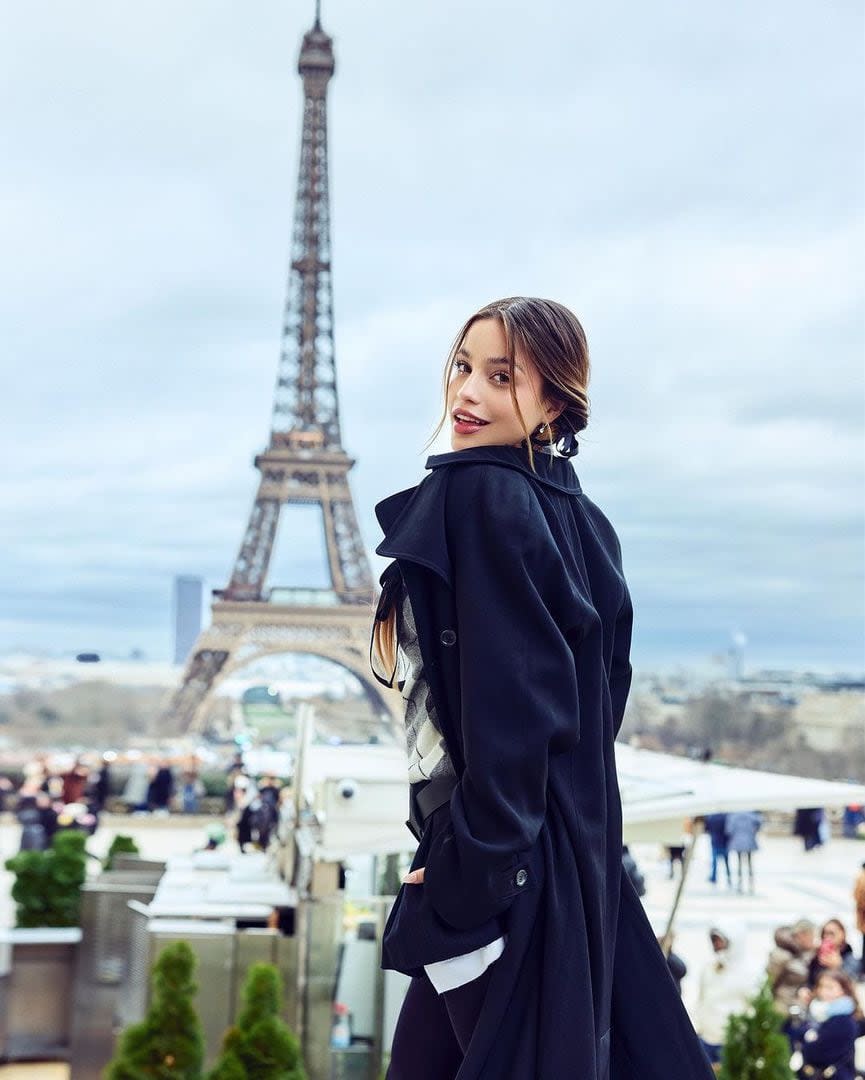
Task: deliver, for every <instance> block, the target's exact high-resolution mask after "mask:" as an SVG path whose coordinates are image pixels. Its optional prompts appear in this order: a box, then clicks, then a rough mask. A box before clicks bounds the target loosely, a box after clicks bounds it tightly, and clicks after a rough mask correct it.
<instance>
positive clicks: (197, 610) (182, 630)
mask: <svg viewBox="0 0 865 1080" xmlns="http://www.w3.org/2000/svg"><path fill="white" fill-rule="evenodd" d="M201 596H202V582H201V578H200V577H192V576H191V575H189V574H178V575H177V577H176V578H175V579H174V662H175V664H185V663H186V658H187V657H188V656H189V654H190V652H191V651H192V646H193V645H194V644H195V639H196V638H197V637H198V635H199V633H200V632H201Z"/></svg>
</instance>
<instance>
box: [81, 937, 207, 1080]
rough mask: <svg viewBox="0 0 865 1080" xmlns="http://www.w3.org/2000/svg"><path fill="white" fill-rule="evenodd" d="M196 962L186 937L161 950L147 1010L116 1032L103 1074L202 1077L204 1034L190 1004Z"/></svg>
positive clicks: (131, 1078)
mask: <svg viewBox="0 0 865 1080" xmlns="http://www.w3.org/2000/svg"><path fill="white" fill-rule="evenodd" d="M195 963H196V961H195V954H194V953H193V951H192V949H191V948H190V946H189V944H188V943H187V942H185V941H176V942H174V944H173V945H167V946H166V947H165V948H164V949H163V950H162V952H161V953H160V954H159V956H158V957H157V960H156V963H155V964H154V965H153V973H152V985H153V996H152V999H151V1003H150V1008H149V1009H148V1010H147V1016H146V1017H145V1018H144V1019H143V1020H142V1021H141V1022H140V1023H138V1024H132V1025H130V1026H129V1027H128V1028H127V1029H126V1030H125V1031H124V1032H123V1034H122V1035H121V1036H120V1040H119V1042H118V1044H117V1052H116V1053H115V1055H114V1057H113V1059H112V1060H111V1061H110V1062H109V1064H108V1065H107V1066H106V1068H105V1069H104V1070H103V1073H102V1076H103V1078H104V1080H201V1067H202V1064H203V1061H204V1035H203V1034H202V1030H201V1022H200V1021H199V1019H198V1014H197V1013H196V1011H195V1006H194V1005H193V1004H192V998H193V996H194V995H195V991H196V990H197V989H198V986H197V985H196V984H195V982H193V974H194V972H195Z"/></svg>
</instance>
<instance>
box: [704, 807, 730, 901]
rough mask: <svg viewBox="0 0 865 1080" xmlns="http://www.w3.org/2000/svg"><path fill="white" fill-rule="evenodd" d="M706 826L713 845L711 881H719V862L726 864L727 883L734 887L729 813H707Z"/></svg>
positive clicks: (714, 882)
mask: <svg viewBox="0 0 865 1080" xmlns="http://www.w3.org/2000/svg"><path fill="white" fill-rule="evenodd" d="M704 828H705V830H706V833H707V834H708V836H709V842H710V843H711V845H712V869H711V871H710V873H709V881H710V882H711V884H712V885H715V884H717V881H718V863H719V862H722V863H723V864H724V870H725V871H726V874H727V885H728V887H729V888H731V889H732V887H733V875H732V874H731V873H730V849H729V846H728V843H729V842H728V840H727V815H726V814H707V815H706V817H705V818H704Z"/></svg>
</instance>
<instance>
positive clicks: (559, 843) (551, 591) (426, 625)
mask: <svg viewBox="0 0 865 1080" xmlns="http://www.w3.org/2000/svg"><path fill="white" fill-rule="evenodd" d="M535 467H536V469H537V471H538V473H537V475H536V474H535V473H534V472H533V471H532V469H531V466H530V464H529V460H528V453H527V451H526V450H525V449H524V448H521V447H513V446H478V447H469V448H467V449H465V450H459V451H453V452H451V453H443V454H435V455H432V456H430V457H429V458H428V459H427V462H426V468H427V469H428V470H430V472H429V473H428V475H426V476H425V477H424V478H423V480H422V481H421V482H420V483H419V484H418V485H416V486H415V487H412V488H408V489H406V490H404V491H400V492H397V493H395V494H394V495H391V496H389V497H388V498H386V499H384V500H382V501H381V502H380V503H378V504H377V505H376V508H375V511H376V516H377V518H378V521H379V524H380V525H381V527H382V530H383V531H384V534H385V536H384V539H383V540H382V541H381V543H380V544H379V545H378V547H377V548H376V551H377V552H378V553H379V554H381V555H387V556H390V557H391V558H392V560H393V561H392V562H391V563H390V564H389V565H388V567H387V568H386V569H385V571H384V572H383V574H382V575H381V578H380V582H381V584H382V586H383V595H384V592H385V591H386V590H392V587H393V580H394V573H395V571H396V570H398V571H399V572H400V574H401V576H402V578H403V580H404V581H405V586H406V589H407V590H408V594H409V599H410V602H411V606H412V610H413V612H414V616H415V623H416V625H417V632H418V642H419V646H420V650H421V654H422V656H423V658H424V669H425V674H426V677H427V679H428V682H429V688H430V693H431V694H432V696H433V701H434V704H435V708H436V713H437V716H438V720H439V724H440V727H441V730H442V734H443V735H444V738H445V741H446V744H447V747H448V751H449V753H450V755H451V758H452V760H453V763H454V767H455V770H456V772H457V775H458V776H459V783H458V784H457V785H456V787H455V788H454V790H453V792H452V794H451V797H450V802H449V804H445V806H444V807H442V808H441V809H440V810H437V811H435V813H434V814H433V815H432V817H431V818H430V819H429V821H428V823H427V830H426V831H425V832H424V835H423V838H422V840H421V842H420V845H419V847H418V849H417V852H416V854H415V857H414V859H413V861H412V869H415V868H417V867H419V866H425V868H426V869H425V875H424V882H423V884H421V885H408V884H404V885H402V886H401V888H400V892H399V895H398V896H397V899H396V902H395V905H394V909H393V911H392V913H391V916H390V918H389V920H388V926H387V928H386V932H385V940H384V944H383V950H382V967H385V968H388V967H391V968H396V969H397V970H402V971H404V972H405V973H406V974H410V975H417V974H419V973H420V970H421V967H420V966H419V965H422V963H431V962H433V961H435V960H439V959H443V958H444V957H445V956H448V955H451V956H453V955H458V954H460V953H462V952H466V951H468V950H469V948H470V947H471V945H468V946H467V944H466V943H467V942H469V943H470V942H474V943H475V944H476V945H477V944H482V943H484V942H485V941H491V940H492V939H493V938H494V937H496V936H498V934H499V933H501V932H504V933H506V934H507V943H506V947H505V950H504V952H503V954H502V955H501V957H500V958H499V959H498V960H497V961H496V962H495V963H494V964H493V965H492V972H491V978H490V982H489V984H488V989H487V993H486V997H485V999H484V1004H483V1007H482V1009H481V1012H480V1015H479V1018H478V1022H477V1025H476V1028H475V1031H474V1034H473V1036H472V1040H471V1042H470V1044H469V1047H468V1049H467V1051H466V1054H465V1059H464V1061H463V1064H462V1066H461V1068H460V1070H459V1073H458V1080H479V1078H483V1080H564V1078H574V1080H708V1078H710V1077H712V1076H713V1073H712V1070H711V1068H710V1066H709V1064H708V1062H707V1060H706V1058H705V1056H704V1054H703V1051H702V1048H701V1047H700V1044H699V1041H698V1039H697V1036H696V1034H695V1032H694V1029H693V1027H692V1025H691V1022H690V1020H689V1018H688V1015H687V1013H686V1012H685V1009H684V1006H683V1005H682V1001H681V998H680V997H679V994H678V993H677V991H676V987H675V984H674V982H673V980H672V977H671V975H670V973H669V970H668V968H667V965H666V963H665V961H664V957H663V954H662V952H661V949H660V947H659V946H658V943H657V941H656V938H655V935H654V932H653V930H652V927H651V925H650V923H649V921H648V919H647V917H646V915H645V912H644V911H643V907H642V904H641V903H640V900H639V899H638V897H637V895H636V893H635V891H634V888H633V886H632V885H631V882H630V879H629V878H628V875H627V874H625V873H623V871H622V816H621V802H620V797H619V788H618V782H617V778H616V763H615V750H614V739H615V737H616V734H617V732H618V730H619V727H620V725H621V722H622V716H623V713H624V708H625V702H626V699H627V696H628V691H629V689H630V683H631V665H630V660H629V652H630V641H631V624H632V608H631V600H630V595H629V592H628V588H627V585H626V583H625V578H624V575H623V573H622V562H621V549H620V546H619V541H618V538H617V537H616V534H615V532H614V530H613V528H612V526H611V525H610V523H609V521H608V520H607V518H606V517H605V516H604V514H603V513H602V512H601V511H600V510H599V509H598V507H597V506H595V504H594V503H593V502H592V501H591V500H590V499H589V498H588V496H586V495H585V494H584V493H583V492H582V489H581V487H580V484H579V481H578V479H577V475H576V472H575V471H574V468H573V466H572V464H571V462H570V461H569V460H567V459H565V458H557V457H552V456H550V455H547V454H541V453H539V454H535ZM391 595H393V593H392V592H391ZM408 890H415V892H414V893H408ZM419 890H422V892H419ZM449 936H450V939H451V940H450V943H451V946H452V947H451V948H450V951H448V948H447V946H448V943H449ZM424 950H426V953H425V954H424Z"/></svg>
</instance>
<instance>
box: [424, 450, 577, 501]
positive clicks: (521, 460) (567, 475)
mask: <svg viewBox="0 0 865 1080" xmlns="http://www.w3.org/2000/svg"><path fill="white" fill-rule="evenodd" d="M533 456H534V463H535V468H534V470H532V467H531V465H530V464H529V454H528V450H526V449H525V448H524V447H522V446H469V447H466V449H465V450H452V451H451V452H450V453H447V454H431V455H430V456H429V457H428V458H427V459H426V468H427V469H438V468H440V467H441V466H442V465H466V464H469V463H471V462H474V461H491V462H494V463H496V464H498V465H506V466H507V467H508V468H511V469H519V470H520V472H524V473H525V474H526V476H528V477H529V478H530V479H531V480H534V481H535V482H536V483H539V484H546V485H547V486H548V487H553V488H556V489H558V490H559V491H564V492H565V493H566V494H568V495H579V494H580V493H581V492H582V488H581V487H580V481H579V480H578V479H577V474H576V473H575V472H574V468H573V465H572V464H571V462H570V459H569V458H563V457H555V456H554V455H553V454H549V453H546V452H543V451H541V452H540V453H539V452H537V451H535V453H534V455H533Z"/></svg>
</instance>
